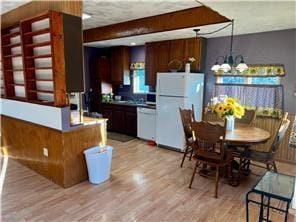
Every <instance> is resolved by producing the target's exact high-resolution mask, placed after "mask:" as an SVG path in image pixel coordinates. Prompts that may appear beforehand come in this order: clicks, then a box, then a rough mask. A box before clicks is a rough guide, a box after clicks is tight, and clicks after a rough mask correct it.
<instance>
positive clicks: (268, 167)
mask: <svg viewBox="0 0 296 222" xmlns="http://www.w3.org/2000/svg"><path fill="white" fill-rule="evenodd" d="M266 169H267V171H270V166H269V163H266Z"/></svg>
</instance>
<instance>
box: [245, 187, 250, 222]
mask: <svg viewBox="0 0 296 222" xmlns="http://www.w3.org/2000/svg"><path fill="white" fill-rule="evenodd" d="M249 194H250V192H248V193H247V195H246V222H249Z"/></svg>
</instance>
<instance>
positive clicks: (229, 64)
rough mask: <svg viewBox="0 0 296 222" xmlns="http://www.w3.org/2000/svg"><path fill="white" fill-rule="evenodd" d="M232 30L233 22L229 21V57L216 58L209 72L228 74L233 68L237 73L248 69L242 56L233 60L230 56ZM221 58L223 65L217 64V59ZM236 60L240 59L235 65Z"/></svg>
mask: <svg viewBox="0 0 296 222" xmlns="http://www.w3.org/2000/svg"><path fill="white" fill-rule="evenodd" d="M233 29H234V20H231V37H230V50H229V56H227V55H225V56H224V57H223V56H218V57H217V58H216V62H215V64H214V65H213V66H212V68H211V70H212V71H214V72H218V71H219V70H222V71H223V72H226V73H227V72H230V71H232V69H233V68H235V69H236V70H237V71H239V72H243V71H245V70H247V69H248V66H247V64H246V63H245V62H244V58H243V56H242V55H238V56H236V57H235V58H234V59H233V56H232V46H233ZM220 58H223V63H222V64H221V65H220V64H219V59H220ZM238 59H240V62H239V63H238V64H237V61H238Z"/></svg>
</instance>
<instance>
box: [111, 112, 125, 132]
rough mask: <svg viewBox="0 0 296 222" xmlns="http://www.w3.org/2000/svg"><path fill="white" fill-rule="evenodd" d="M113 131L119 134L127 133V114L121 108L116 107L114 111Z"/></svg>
mask: <svg viewBox="0 0 296 222" xmlns="http://www.w3.org/2000/svg"><path fill="white" fill-rule="evenodd" d="M112 118H113V119H112V129H113V131H116V132H119V133H123V134H124V133H125V112H124V109H121V107H120V108H119V107H114V108H113V110H112Z"/></svg>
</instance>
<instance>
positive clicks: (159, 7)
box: [83, 0, 201, 29]
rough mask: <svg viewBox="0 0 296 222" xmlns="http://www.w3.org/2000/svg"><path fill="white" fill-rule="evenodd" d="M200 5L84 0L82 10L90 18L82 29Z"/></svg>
mask: <svg viewBox="0 0 296 222" xmlns="http://www.w3.org/2000/svg"><path fill="white" fill-rule="evenodd" d="M198 6H201V4H200V3H198V2H196V1H195V0H182V1H177V0H97V1H89V0H84V2H83V10H84V12H86V13H87V14H90V15H92V18H90V19H86V20H84V21H83V29H89V28H95V27H101V26H106V25H111V24H116V23H120V22H125V21H130V20H134V19H139V18H143V17H149V16H153V15H160V14H164V13H168V12H174V11H179V10H182V9H187V8H193V7H198Z"/></svg>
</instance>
